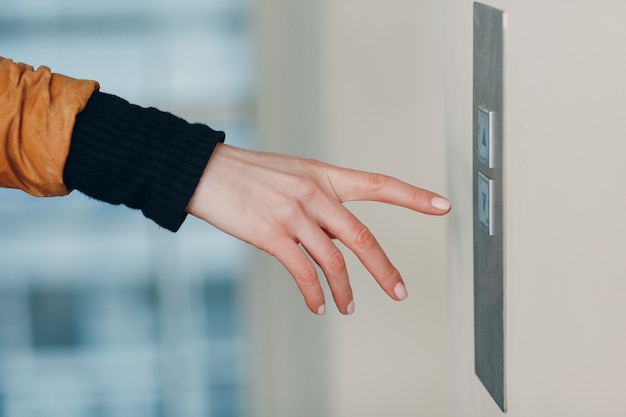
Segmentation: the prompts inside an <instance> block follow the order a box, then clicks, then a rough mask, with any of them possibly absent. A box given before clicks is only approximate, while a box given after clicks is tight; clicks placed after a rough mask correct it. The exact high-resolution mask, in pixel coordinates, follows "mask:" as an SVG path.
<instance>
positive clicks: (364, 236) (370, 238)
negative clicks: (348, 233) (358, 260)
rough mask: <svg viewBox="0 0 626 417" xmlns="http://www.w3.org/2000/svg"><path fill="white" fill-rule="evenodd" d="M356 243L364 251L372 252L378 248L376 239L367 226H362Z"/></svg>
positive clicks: (357, 234)
mask: <svg viewBox="0 0 626 417" xmlns="http://www.w3.org/2000/svg"><path fill="white" fill-rule="evenodd" d="M354 242H355V244H356V245H357V247H358V248H359V249H362V250H370V249H373V248H374V247H375V246H376V238H375V237H374V235H373V234H372V232H371V231H370V229H368V228H367V226H365V225H361V226H360V228H359V229H358V231H357V233H356V238H355V241H354Z"/></svg>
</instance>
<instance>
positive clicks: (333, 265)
mask: <svg viewBox="0 0 626 417" xmlns="http://www.w3.org/2000/svg"><path fill="white" fill-rule="evenodd" d="M326 267H327V268H328V270H329V272H331V273H337V272H342V271H344V270H345V269H346V261H345V259H344V257H343V254H342V253H341V251H340V250H339V249H335V250H334V251H333V253H332V254H331V255H330V256H329V257H328V260H327V262H326Z"/></svg>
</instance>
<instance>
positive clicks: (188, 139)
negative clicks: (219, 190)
mask: <svg viewBox="0 0 626 417" xmlns="http://www.w3.org/2000/svg"><path fill="white" fill-rule="evenodd" d="M223 141H224V133H222V132H217V131H214V130H212V129H211V128H209V127H208V126H205V125H202V124H191V123H188V122H186V121H185V120H183V119H180V118H178V117H176V116H174V115H172V114H170V113H165V112H161V111H159V110H157V109H154V108H143V107H140V106H136V105H133V104H130V103H128V102H127V101H125V100H123V99H121V98H119V97H116V96H112V95H109V94H104V93H95V94H94V95H93V96H92V97H91V99H90V100H89V102H88V104H87V106H86V107H85V109H84V110H83V111H82V112H81V113H80V114H79V115H78V116H77V118H76V125H75V127H74V131H73V135H72V142H71V147H70V151H69V155H68V159H67V163H66V165H65V171H64V173H63V177H64V181H65V184H66V185H67V187H68V188H70V189H77V190H79V191H81V192H83V193H85V194H87V195H89V196H90V197H93V198H96V199H98V200H102V201H105V202H108V203H111V204H124V205H126V206H128V207H132V208H136V209H140V210H141V211H142V212H143V213H144V215H145V216H146V217H148V218H150V219H152V220H154V221H155V222H156V223H158V224H159V225H160V226H162V227H165V228H166V229H169V230H172V231H176V230H177V229H178V228H179V227H180V225H181V224H182V222H183V221H184V219H185V216H186V210H185V209H186V206H187V204H188V202H189V200H190V199H191V196H192V195H193V193H194V191H195V188H196V186H197V184H198V181H199V179H200V176H201V175H202V172H203V171H204V168H205V166H206V164H207V161H208V160H209V158H210V156H211V154H212V152H213V150H214V148H215V145H216V144H217V143H219V142H223Z"/></svg>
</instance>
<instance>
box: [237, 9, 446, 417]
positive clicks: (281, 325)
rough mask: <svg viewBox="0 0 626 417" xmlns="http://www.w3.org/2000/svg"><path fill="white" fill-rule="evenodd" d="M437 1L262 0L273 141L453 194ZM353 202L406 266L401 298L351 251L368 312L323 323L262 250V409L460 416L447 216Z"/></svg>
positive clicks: (264, 103) (258, 314) (264, 88)
mask: <svg viewBox="0 0 626 417" xmlns="http://www.w3.org/2000/svg"><path fill="white" fill-rule="evenodd" d="M439 12H440V9H439V3H438V2H437V1H436V0H422V1H413V0H391V1H386V2H379V1H370V0H366V1H363V0H346V1H340V2H337V1H321V2H298V1H287V0H260V1H258V2H257V14H256V15H257V24H258V28H257V29H258V33H259V34H260V37H259V45H258V46H259V51H260V55H259V60H260V65H259V68H260V79H259V85H260V91H259V96H260V99H259V108H258V112H259V126H260V132H261V139H262V142H263V144H264V145H263V147H264V149H267V150H273V151H278V152H291V153H296V154H299V155H302V156H309V157H316V158H322V159H324V160H326V161H328V162H331V163H334V164H338V165H342V166H348V167H352V168H357V169H363V170H369V171H380V172H384V173H388V174H391V175H394V176H397V177H400V178H402V179H403V180H405V181H408V182H411V183H415V184H418V185H421V186H424V187H429V188H432V189H434V190H437V191H440V192H442V193H445V189H444V187H445V169H444V141H443V113H442V112H443V101H442V99H443V94H442V91H443V72H442V54H441V37H440V33H441V32H440V28H439V26H438V23H439V22H440V20H439ZM350 208H351V209H353V210H354V212H355V213H356V214H357V215H358V216H359V217H360V218H361V219H362V220H363V221H364V222H365V223H366V224H367V225H368V226H369V227H370V228H371V229H372V231H373V232H374V233H375V234H376V236H377V238H378V240H379V241H380V242H381V244H382V245H383V246H384V247H385V249H386V251H387V252H388V255H389V256H390V258H391V259H392V261H394V263H395V264H396V266H397V267H398V268H399V269H400V271H401V272H402V273H403V276H404V279H405V281H406V283H407V287H408V290H409V298H408V299H407V300H406V301H404V302H402V303H396V302H394V301H392V300H391V299H389V298H388V297H387V296H386V295H385V294H384V293H383V292H382V290H381V289H380V288H379V287H378V284H376V282H375V281H374V280H373V279H372V278H371V277H370V276H369V274H368V273H367V272H366V271H365V269H364V268H363V267H362V266H361V265H360V264H358V262H357V261H356V260H355V258H354V257H353V256H351V255H350V254H349V253H346V257H347V260H348V263H349V265H348V267H349V271H350V272H351V280H352V283H353V288H354V294H355V303H356V312H355V314H354V315H353V316H351V317H343V316H341V315H339V314H338V313H337V312H336V310H335V309H334V308H332V307H333V306H331V305H330V304H329V306H328V307H329V309H328V310H329V311H328V313H327V315H326V316H325V317H323V318H319V317H314V316H313V315H311V314H310V313H309V312H308V311H307V310H306V307H305V306H304V304H303V302H302V298H301V296H300V295H299V294H298V292H297V290H296V288H295V284H293V283H292V282H291V281H292V280H291V278H290V277H289V276H288V275H287V273H286V272H285V271H283V269H282V268H281V267H280V266H279V265H278V264H277V263H276V262H275V261H274V260H272V259H269V258H268V257H266V256H263V255H260V256H259V263H258V264H257V266H258V268H257V270H256V273H255V274H254V275H255V276H254V277H253V278H252V281H251V282H250V285H249V290H250V291H249V300H250V301H249V305H250V306H251V309H250V314H251V316H252V317H253V322H252V324H251V333H252V335H253V336H254V340H255V341H256V345H255V348H256V350H255V351H254V352H253V361H254V362H253V363H255V366H254V369H255V376H256V380H255V384H253V385H252V387H251V388H252V389H251V403H250V407H249V408H250V410H251V414H252V415H255V416H271V417H279V416H288V417H293V416H298V417H302V416H330V417H332V416H337V417H339V416H342V417H344V416H362V417H369V416H372V417H378V416H383V415H384V416H398V417H402V416H421V415H423V416H429V417H437V416H446V415H447V392H446V378H447V369H446V359H447V351H446V346H447V344H446V322H447V317H446V308H445V302H446V271H445V268H446V267H445V258H444V253H445V235H446V233H445V224H446V221H445V219H443V218H434V217H426V216H423V215H420V214H417V213H411V212H408V211H407V210H403V209H399V208H394V207H390V206H384V205H381V204H375V203H353V204H350Z"/></svg>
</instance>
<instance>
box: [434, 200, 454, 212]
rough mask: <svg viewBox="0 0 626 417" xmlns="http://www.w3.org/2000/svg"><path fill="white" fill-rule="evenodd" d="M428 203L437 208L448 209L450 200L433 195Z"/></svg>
mask: <svg viewBox="0 0 626 417" xmlns="http://www.w3.org/2000/svg"><path fill="white" fill-rule="evenodd" d="M430 204H431V205H432V206H433V207H434V208H436V209H437V210H441V211H446V210H450V202H449V201H448V200H447V199H445V198H443V197H433V199H432V200H430Z"/></svg>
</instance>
